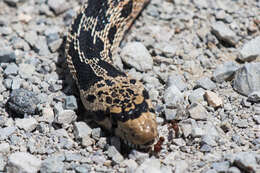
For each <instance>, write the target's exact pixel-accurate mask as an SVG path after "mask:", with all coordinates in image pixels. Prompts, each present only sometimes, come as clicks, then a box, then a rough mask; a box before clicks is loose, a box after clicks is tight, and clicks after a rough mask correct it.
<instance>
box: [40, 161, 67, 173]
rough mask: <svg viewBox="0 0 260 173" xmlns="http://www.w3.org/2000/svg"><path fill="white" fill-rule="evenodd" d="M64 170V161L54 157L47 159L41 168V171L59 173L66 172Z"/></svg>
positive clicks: (43, 172)
mask: <svg viewBox="0 0 260 173" xmlns="http://www.w3.org/2000/svg"><path fill="white" fill-rule="evenodd" d="M64 170H65V167H64V163H63V162H62V161H61V160H58V159H56V158H53V157H51V158H47V159H45V160H44V161H43V162H42V164H41V168H40V172H41V173H59V172H64Z"/></svg>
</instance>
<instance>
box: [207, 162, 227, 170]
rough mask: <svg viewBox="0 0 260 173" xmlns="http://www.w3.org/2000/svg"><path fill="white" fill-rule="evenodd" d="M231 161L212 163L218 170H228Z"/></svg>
mask: <svg viewBox="0 0 260 173" xmlns="http://www.w3.org/2000/svg"><path fill="white" fill-rule="evenodd" d="M229 166H230V163H229V162H228V161H224V162H215V163H212V165H211V167H212V168H213V169H214V170H216V171H217V172H227V170H228V168H229Z"/></svg>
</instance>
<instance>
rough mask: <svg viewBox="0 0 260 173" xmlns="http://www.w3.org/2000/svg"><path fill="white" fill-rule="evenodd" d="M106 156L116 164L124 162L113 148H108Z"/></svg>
mask: <svg viewBox="0 0 260 173" xmlns="http://www.w3.org/2000/svg"><path fill="white" fill-rule="evenodd" d="M107 155H108V157H110V158H112V160H113V161H114V162H115V163H117V164H118V163H120V162H122V161H123V160H124V157H123V156H122V155H121V154H120V153H119V152H118V151H117V149H116V147H115V146H109V147H108V150H107Z"/></svg>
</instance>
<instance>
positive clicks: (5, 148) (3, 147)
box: [0, 142, 10, 157]
mask: <svg viewBox="0 0 260 173" xmlns="http://www.w3.org/2000/svg"><path fill="white" fill-rule="evenodd" d="M9 152H10V145H9V144H8V143H7V142H2V143H0V153H3V154H5V153H6V154H7V153H9ZM0 157H1V156H0Z"/></svg>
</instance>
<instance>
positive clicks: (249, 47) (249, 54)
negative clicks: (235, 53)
mask: <svg viewBox="0 0 260 173" xmlns="http://www.w3.org/2000/svg"><path fill="white" fill-rule="evenodd" d="M259 45H260V36H258V37H256V38H254V39H252V40H250V41H249V42H247V43H245V44H244V46H243V47H242V49H241V50H240V54H241V57H240V60H242V61H251V60H254V59H255V58H256V57H257V56H260V49H259Z"/></svg>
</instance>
